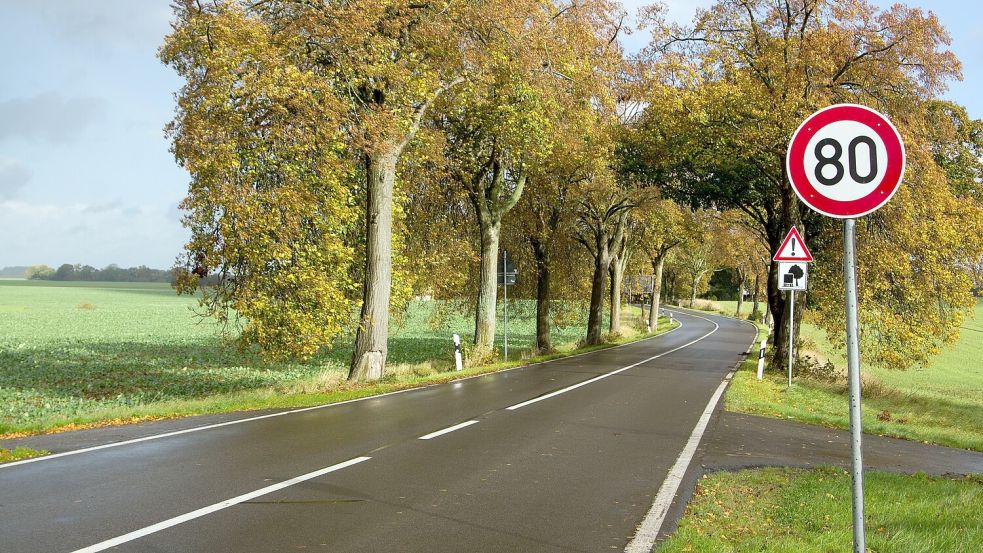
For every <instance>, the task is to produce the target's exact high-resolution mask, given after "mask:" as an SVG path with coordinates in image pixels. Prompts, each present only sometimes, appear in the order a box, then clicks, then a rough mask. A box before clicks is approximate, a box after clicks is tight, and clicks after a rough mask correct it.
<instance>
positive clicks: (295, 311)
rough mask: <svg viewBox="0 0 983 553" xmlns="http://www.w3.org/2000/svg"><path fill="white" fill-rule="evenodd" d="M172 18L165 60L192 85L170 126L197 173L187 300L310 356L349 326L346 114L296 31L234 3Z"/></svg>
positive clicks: (183, 158)
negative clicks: (299, 52)
mask: <svg viewBox="0 0 983 553" xmlns="http://www.w3.org/2000/svg"><path fill="white" fill-rule="evenodd" d="M268 9H273V6H272V5H270V6H268ZM175 17H176V20H175V23H174V31H173V32H172V33H171V34H170V35H169V36H168V37H167V39H166V40H165V43H164V46H163V47H162V48H161V52H160V56H161V59H162V60H163V61H164V62H165V63H167V64H168V65H170V66H171V67H173V68H174V69H175V70H176V71H177V73H178V74H179V75H181V76H182V77H183V78H184V79H185V85H184V87H183V88H182V89H181V92H180V93H179V94H178V110H177V116H176V118H175V120H174V122H173V123H172V124H171V125H170V126H169V128H168V134H169V135H170V137H171V139H172V140H173V144H174V145H173V152H174V155H175V157H176V159H177V160H178V162H179V163H180V164H181V166H182V167H184V168H185V169H186V170H188V172H189V173H190V174H191V185H190V189H189V192H188V196H187V197H186V198H185V200H184V201H183V202H182V204H181V205H182V208H183V209H185V210H186V212H187V214H186V215H185V217H184V224H185V226H186V227H188V228H189V229H190V231H191V240H190V242H189V243H188V245H187V249H186V252H185V254H184V255H183V256H182V258H181V259H180V260H179V268H178V271H177V274H178V276H177V288H178V291H179V292H183V293H193V292H195V291H199V290H200V294H201V299H200V302H201V305H202V306H203V307H204V308H205V314H207V315H210V316H213V317H215V318H217V319H218V320H219V321H221V322H223V323H226V324H232V325H233V326H234V327H235V328H238V327H239V326H242V332H241V335H240V337H241V340H242V341H243V342H244V343H246V344H258V345H259V346H260V347H261V349H262V350H263V352H264V353H266V354H267V355H269V356H272V357H282V356H294V357H301V358H305V357H309V356H311V355H313V354H314V353H316V352H317V351H318V350H319V349H320V348H322V347H324V346H326V345H329V344H330V341H331V339H332V338H333V337H335V336H337V335H338V334H339V333H340V332H341V331H342V330H343V328H344V327H345V326H346V325H347V324H348V321H349V318H350V309H351V302H350V301H349V297H350V296H351V293H352V292H353V288H354V283H353V282H352V281H351V280H350V277H349V265H350V263H351V262H352V259H353V251H352V248H351V247H350V246H349V245H348V244H346V243H345V241H344V240H343V236H344V234H345V233H346V232H347V231H348V230H349V229H350V227H351V226H352V225H354V224H355V223H356V221H357V218H356V213H355V210H354V207H353V198H352V194H351V193H350V191H349V189H348V187H347V186H346V183H345V182H344V178H345V175H346V173H347V172H348V168H347V165H346V163H345V161H346V159H345V156H344V149H343V144H342V142H341V139H342V136H341V135H340V133H339V131H338V128H339V124H340V118H339V116H338V114H339V113H341V111H342V107H341V105H340V104H339V103H338V102H337V100H336V98H335V96H334V95H332V94H331V93H330V90H326V85H325V82H324V80H323V78H322V77H321V76H320V75H318V74H317V73H315V72H313V71H311V70H309V69H308V68H305V67H303V66H301V65H299V64H298V63H296V58H295V57H293V54H294V49H295V48H297V47H298V44H297V36H296V35H295V34H292V33H291V32H290V31H288V30H283V29H280V28H279V26H278V25H276V26H275V25H271V24H270V22H269V21H268V20H266V19H264V18H263V17H261V16H260V15H258V14H255V13H250V12H249V11H247V9H245V8H243V7H241V6H239V5H238V4H236V3H215V4H212V3H209V4H207V5H204V6H202V5H199V4H198V3H196V2H191V1H184V2H180V3H178V4H176V5H175ZM212 273H216V274H217V275H218V277H219V278H218V280H217V283H216V285H215V286H209V287H200V286H199V285H200V282H201V279H203V278H204V277H207V276H209V275H210V274H212Z"/></svg>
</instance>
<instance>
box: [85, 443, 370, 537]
mask: <svg viewBox="0 0 983 553" xmlns="http://www.w3.org/2000/svg"><path fill="white" fill-rule="evenodd" d="M369 459H371V457H356V458H354V459H349V460H347V461H345V462H343V463H338V464H337V465H331V466H330V467H327V468H323V469H321V470H316V471H314V472H309V473H307V474H303V475H301V476H298V477H296V478H291V479H290V480H285V481H283V482H280V483H279V484H273V485H272V486H267V487H265V488H261V489H258V490H256V491H253V492H249V493H245V494H242V495H239V496H236V497H233V498H232V499H226V500H225V501H221V502H219V503H216V504H214V505H209V506H208V507H202V508H201V509H198V510H196V511H191V512H190V513H187V514H183V515H180V516H176V517H174V518H169V519H167V520H165V521H162V522H158V523H157V524H153V525H151V526H147V527H145V528H141V529H139V530H135V531H133V532H130V533H128V534H123V535H122V536H118V537H115V538H113V539H109V540H106V541H103V542H99V543H97V544H95V545H90V546H89V547H84V548H82V549H77V550H75V551H74V552H73V553H96V552H97V551H105V550H106V549H109V548H110V547H116V546H117V545H121V544H124V543H126V542H130V541H133V540H135V539H138V538H142V537H144V536H147V535H149V534H153V533H156V532H160V531H161V530H165V529H167V528H170V527H172V526H177V525H178V524H182V523H184V522H188V521H189V520H194V519H196V518H200V517H203V516H205V515H208V514H211V513H214V512H216V511H220V510H222V509H225V508H227V507H232V506H233V505H238V504H239V503H243V502H245V501H249V500H251V499H256V498H257V497H261V496H264V495H267V494H270V493H273V492H275V491H279V490H282V489H284V488H288V487H290V486H293V485H295V484H299V483H301V482H304V481H307V480H311V479H312V478H317V477H319V476H324V475H325V474H328V473H329V472H334V471H336V470H341V469H343V468H346V467H350V466H352V465H355V464H358V463H361V462H363V461H368V460H369Z"/></svg>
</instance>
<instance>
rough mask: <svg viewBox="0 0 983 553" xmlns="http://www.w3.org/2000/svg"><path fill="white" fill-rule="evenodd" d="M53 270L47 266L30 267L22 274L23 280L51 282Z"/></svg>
mask: <svg viewBox="0 0 983 553" xmlns="http://www.w3.org/2000/svg"><path fill="white" fill-rule="evenodd" d="M54 275H55V270H54V269H52V268H51V267H48V266H47V265H31V266H30V267H28V268H27V271H25V272H24V278H26V279H28V280H52V277H54Z"/></svg>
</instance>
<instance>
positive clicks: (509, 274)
mask: <svg viewBox="0 0 983 553" xmlns="http://www.w3.org/2000/svg"><path fill="white" fill-rule="evenodd" d="M502 257H504V258H505V263H504V265H505V268H504V269H503V268H502V265H503V264H502V260H501V259H499V260H498V285H499V286H502V285H505V284H508V285H509V286H512V285H513V284H515V279H516V276H517V275H518V274H519V271H518V269H516V267H515V263H512V260H511V259H509V257H508V254H507V253H503V254H502Z"/></svg>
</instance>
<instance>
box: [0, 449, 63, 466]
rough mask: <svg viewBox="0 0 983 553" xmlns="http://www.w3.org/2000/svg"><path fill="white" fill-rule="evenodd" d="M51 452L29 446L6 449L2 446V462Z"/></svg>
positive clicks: (0, 450)
mask: <svg viewBox="0 0 983 553" xmlns="http://www.w3.org/2000/svg"><path fill="white" fill-rule="evenodd" d="M49 453H51V452H50V451H44V450H40V449H31V448H29V447H15V448H14V449H4V448H2V447H0V463H9V462H11V461H20V460H22V459H30V458H31V457H40V456H42V455H47V454H49Z"/></svg>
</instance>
